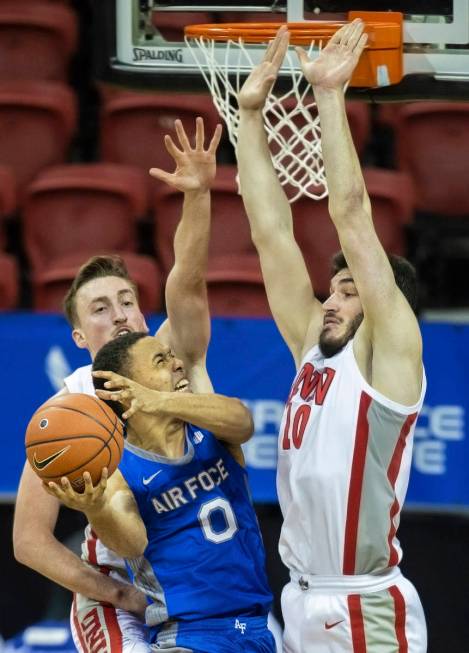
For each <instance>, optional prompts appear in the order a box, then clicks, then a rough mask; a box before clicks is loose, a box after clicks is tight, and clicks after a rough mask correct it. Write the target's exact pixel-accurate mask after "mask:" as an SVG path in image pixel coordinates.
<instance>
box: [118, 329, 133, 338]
mask: <svg viewBox="0 0 469 653" xmlns="http://www.w3.org/2000/svg"><path fill="white" fill-rule="evenodd" d="M127 333H132V331H131V330H130V329H128V328H127V327H122V329H119V330H118V331H116V332H115V334H114V338H119V337H120V336H125V335H126V334H127Z"/></svg>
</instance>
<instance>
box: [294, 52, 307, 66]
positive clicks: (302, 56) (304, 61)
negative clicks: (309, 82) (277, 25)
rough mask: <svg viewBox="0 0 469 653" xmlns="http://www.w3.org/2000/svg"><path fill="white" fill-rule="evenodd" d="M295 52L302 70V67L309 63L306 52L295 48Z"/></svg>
mask: <svg viewBox="0 0 469 653" xmlns="http://www.w3.org/2000/svg"><path fill="white" fill-rule="evenodd" d="M295 52H296V54H297V56H298V59H299V61H300V64H301V66H302V67H303V68H304V66H305V65H306V64H307V63H309V61H310V59H309V57H308V55H307V53H306V50H303V48H300V47H296V48H295Z"/></svg>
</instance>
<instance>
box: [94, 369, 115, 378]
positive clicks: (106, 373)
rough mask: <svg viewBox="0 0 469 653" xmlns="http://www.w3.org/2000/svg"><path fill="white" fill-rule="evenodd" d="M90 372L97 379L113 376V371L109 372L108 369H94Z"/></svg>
mask: <svg viewBox="0 0 469 653" xmlns="http://www.w3.org/2000/svg"><path fill="white" fill-rule="evenodd" d="M92 374H93V376H94V377H96V378H97V379H111V378H112V377H113V376H114V372H109V371H108V370H96V371H94V372H92Z"/></svg>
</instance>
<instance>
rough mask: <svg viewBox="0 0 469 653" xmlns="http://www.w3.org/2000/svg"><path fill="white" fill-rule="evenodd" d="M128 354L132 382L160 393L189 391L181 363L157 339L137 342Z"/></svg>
mask: <svg viewBox="0 0 469 653" xmlns="http://www.w3.org/2000/svg"><path fill="white" fill-rule="evenodd" d="M130 354H131V361H132V362H131V369H130V377H131V379H132V380H133V381H136V382H137V383H140V384H141V385H144V386H146V387H147V388H151V389H152V390H159V391H160V392H189V391H190V387H189V381H188V380H187V379H186V372H185V370H184V366H183V364H182V361H181V360H180V359H179V358H176V356H175V355H174V353H173V352H172V350H171V349H170V347H168V346H167V345H163V344H162V343H161V342H160V341H159V340H158V339H157V338H154V337H153V336H148V338H142V339H141V340H138V341H137V342H136V343H135V345H133V347H132V349H131V352H130Z"/></svg>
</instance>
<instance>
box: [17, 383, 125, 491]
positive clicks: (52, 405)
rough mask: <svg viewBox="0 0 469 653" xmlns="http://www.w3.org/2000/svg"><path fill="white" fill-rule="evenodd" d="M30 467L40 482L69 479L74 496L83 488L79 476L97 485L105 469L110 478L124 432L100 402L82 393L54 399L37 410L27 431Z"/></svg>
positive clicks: (120, 449) (121, 449) (27, 451)
mask: <svg viewBox="0 0 469 653" xmlns="http://www.w3.org/2000/svg"><path fill="white" fill-rule="evenodd" d="M25 445H26V455H27V457H28V460H29V464H30V465H31V467H32V468H33V470H34V471H35V472H36V474H37V475H38V476H39V477H40V478H41V479H42V480H43V481H46V482H47V481H54V482H56V483H58V482H60V479H61V478H62V476H67V478H68V479H69V481H70V483H71V484H72V486H73V488H74V489H75V490H76V491H77V492H82V491H83V489H84V482H83V472H89V473H90V474H91V478H92V481H93V485H96V484H97V483H98V481H99V479H100V478H101V472H102V469H103V467H107V468H108V470H109V475H111V474H112V473H113V472H114V471H115V469H116V467H117V465H118V464H119V461H120V459H121V456H122V451H123V448H124V429H123V426H122V423H121V421H120V420H119V418H118V417H117V415H116V414H115V413H114V411H112V410H111V408H109V406H107V405H106V404H105V403H104V401H101V399H98V398H97V397H92V396H91V395H85V394H66V395H60V396H58V397H52V399H49V401H46V403H45V404H43V405H42V406H40V407H39V408H38V409H37V411H36V412H35V413H34V415H33V416H32V417H31V420H30V422H29V424H28V428H27V430H26V441H25Z"/></svg>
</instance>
